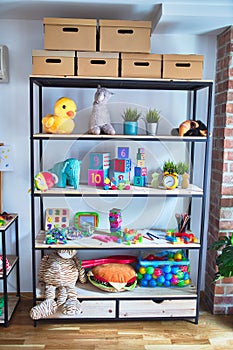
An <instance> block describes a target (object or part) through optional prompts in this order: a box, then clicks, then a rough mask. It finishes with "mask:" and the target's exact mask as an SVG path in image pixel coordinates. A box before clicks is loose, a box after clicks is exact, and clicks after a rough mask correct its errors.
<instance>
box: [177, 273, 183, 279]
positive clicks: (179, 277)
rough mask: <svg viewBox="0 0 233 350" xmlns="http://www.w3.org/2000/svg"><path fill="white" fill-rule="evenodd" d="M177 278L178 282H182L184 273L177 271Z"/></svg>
mask: <svg viewBox="0 0 233 350" xmlns="http://www.w3.org/2000/svg"><path fill="white" fill-rule="evenodd" d="M177 277H178V279H179V280H182V279H183V278H184V272H183V271H178V272H177Z"/></svg>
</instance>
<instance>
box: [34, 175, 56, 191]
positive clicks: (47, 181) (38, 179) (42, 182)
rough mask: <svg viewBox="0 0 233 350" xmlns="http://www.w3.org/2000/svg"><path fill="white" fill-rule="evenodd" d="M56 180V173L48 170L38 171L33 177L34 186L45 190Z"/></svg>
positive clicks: (53, 184)
mask: <svg viewBox="0 0 233 350" xmlns="http://www.w3.org/2000/svg"><path fill="white" fill-rule="evenodd" d="M57 182H58V177H57V175H56V174H53V173H50V172H48V171H42V172H40V173H38V174H37V175H36V176H35V178H34V184H35V188H37V189H38V190H40V191H47V190H49V189H50V188H52V187H53V186H55V184H56V183H57Z"/></svg>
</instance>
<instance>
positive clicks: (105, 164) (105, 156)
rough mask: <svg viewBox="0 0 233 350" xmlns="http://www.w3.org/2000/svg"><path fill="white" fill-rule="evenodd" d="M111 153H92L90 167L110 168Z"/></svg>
mask: <svg viewBox="0 0 233 350" xmlns="http://www.w3.org/2000/svg"><path fill="white" fill-rule="evenodd" d="M109 167H110V153H106V152H98V153H95V152H93V153H91V154H90V169H109Z"/></svg>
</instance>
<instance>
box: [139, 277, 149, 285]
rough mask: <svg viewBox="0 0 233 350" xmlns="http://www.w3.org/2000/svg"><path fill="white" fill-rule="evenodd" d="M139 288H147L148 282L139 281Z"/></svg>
mask: <svg viewBox="0 0 233 350" xmlns="http://www.w3.org/2000/svg"><path fill="white" fill-rule="evenodd" d="M140 286H141V287H147V286H148V281H147V280H145V279H144V278H143V279H142V280H141V282H140Z"/></svg>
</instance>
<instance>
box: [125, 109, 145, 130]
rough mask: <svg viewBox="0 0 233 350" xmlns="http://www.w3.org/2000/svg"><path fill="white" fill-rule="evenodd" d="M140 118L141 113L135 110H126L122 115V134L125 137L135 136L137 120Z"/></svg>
mask: <svg viewBox="0 0 233 350" xmlns="http://www.w3.org/2000/svg"><path fill="white" fill-rule="evenodd" d="M140 117H141V113H140V112H138V110H137V108H130V107H129V108H126V109H125V110H124V112H123V114H122V118H123V119H124V134H125V135H137V133H138V120H139V118H140Z"/></svg>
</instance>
